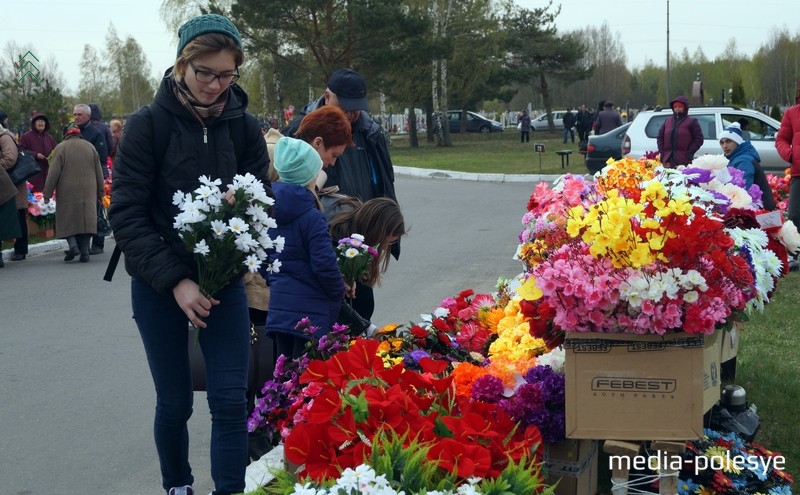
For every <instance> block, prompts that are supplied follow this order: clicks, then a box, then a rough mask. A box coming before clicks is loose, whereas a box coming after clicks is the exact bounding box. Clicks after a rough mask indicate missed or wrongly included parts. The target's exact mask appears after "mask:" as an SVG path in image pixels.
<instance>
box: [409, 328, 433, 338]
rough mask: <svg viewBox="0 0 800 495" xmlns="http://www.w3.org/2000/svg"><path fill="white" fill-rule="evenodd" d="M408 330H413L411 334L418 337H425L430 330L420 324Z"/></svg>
mask: <svg viewBox="0 0 800 495" xmlns="http://www.w3.org/2000/svg"><path fill="white" fill-rule="evenodd" d="M408 331H409V332H411V335H413V336H414V337H416V338H418V339H424V338H426V337H427V336H428V332H427V331H426V330H425V329H424V328H422V327H421V326H419V325H414V326H412V327H411V328H409V329H408Z"/></svg>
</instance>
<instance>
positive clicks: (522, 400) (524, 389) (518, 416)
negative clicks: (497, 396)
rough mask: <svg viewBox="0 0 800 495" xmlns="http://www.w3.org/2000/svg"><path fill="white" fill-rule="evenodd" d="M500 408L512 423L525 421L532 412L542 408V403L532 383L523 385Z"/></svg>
mask: <svg viewBox="0 0 800 495" xmlns="http://www.w3.org/2000/svg"><path fill="white" fill-rule="evenodd" d="M501 406H502V407H503V409H504V410H505V411H506V412H507V413H508V415H509V416H511V418H512V419H514V421H525V420H526V418H527V417H528V416H529V415H530V414H531V413H532V411H534V410H536V409H541V408H543V407H544V403H543V402H542V395H541V392H540V391H539V387H538V386H537V385H536V384H534V383H524V384H522V385H520V386H519V387H518V388H517V390H516V391H515V392H514V395H512V396H511V397H510V398H508V399H506V400H504V401H503V402H502V403H501ZM525 424H530V423H529V422H526V423H525Z"/></svg>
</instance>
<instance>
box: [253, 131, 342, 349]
mask: <svg viewBox="0 0 800 495" xmlns="http://www.w3.org/2000/svg"><path fill="white" fill-rule="evenodd" d="M275 170H276V171H277V172H278V175H279V176H280V181H279V182H275V183H274V184H273V185H272V191H273V193H274V194H275V209H274V217H275V220H276V222H277V224H278V227H277V229H273V230H274V233H275V235H278V236H282V237H283V238H284V242H285V244H284V247H283V251H282V252H281V253H279V254H277V259H278V260H279V261H280V271H279V272H278V273H270V274H269V283H270V300H269V312H268V314H267V324H266V331H267V334H268V335H271V336H272V337H273V338H274V339H275V343H276V347H277V349H276V350H277V353H278V354H283V355H285V356H286V357H287V358H295V357H298V356H300V355H301V354H302V353H303V351H304V349H305V344H306V342H307V340H308V338H307V337H306V336H305V335H303V334H302V333H300V332H298V331H296V330H295V326H296V325H297V322H298V321H299V320H301V319H302V318H304V317H308V318H309V319H310V320H311V323H312V324H313V325H315V326H317V327H319V330H318V333H317V335H315V337H321V336H322V335H324V334H326V333H328V332H329V331H330V328H331V326H332V325H333V323H335V322H336V320H337V318H338V316H339V307H340V305H341V304H342V299H343V298H344V291H345V287H344V281H343V279H342V275H341V274H340V273H339V267H338V264H337V260H336V252H335V251H334V249H333V241H332V240H331V236H330V234H329V233H328V224H327V223H326V221H325V215H323V213H322V211H321V206H320V202H319V199H318V198H317V196H316V194H315V193H314V192H313V187H314V184H315V179H316V177H317V175H318V174H319V172H320V170H322V159H321V158H320V156H319V154H318V153H317V151H316V150H315V149H314V148H312V147H311V145H309V144H308V143H306V142H305V141H302V140H299V139H294V138H290V137H284V138H281V139H280V140H279V141H278V142H277V144H276V145H275ZM271 233H272V232H271Z"/></svg>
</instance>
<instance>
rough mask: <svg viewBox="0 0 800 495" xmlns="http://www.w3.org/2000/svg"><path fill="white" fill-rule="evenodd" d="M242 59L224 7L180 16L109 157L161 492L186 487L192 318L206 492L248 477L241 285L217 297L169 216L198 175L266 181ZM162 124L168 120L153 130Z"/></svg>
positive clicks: (231, 489)
mask: <svg viewBox="0 0 800 495" xmlns="http://www.w3.org/2000/svg"><path fill="white" fill-rule="evenodd" d="M243 61H244V53H243V51H242V42H241V37H240V35H239V31H238V30H237V29H236V27H235V26H234V25H233V24H232V23H231V22H230V20H228V19H227V18H225V17H223V16H219V15H213V14H208V15H202V16H199V17H196V18H194V19H192V20H190V21H188V22H187V23H186V24H184V25H183V26H182V27H181V28H180V30H179V31H178V56H177V59H176V61H175V65H174V67H172V68H171V69H170V70H168V71H167V73H166V74H165V77H164V79H163V80H162V82H161V86H160V88H159V90H158V92H157V94H156V97H155V102H154V103H152V104H150V105H148V106H147V107H144V108H142V109H141V110H139V111H138V112H136V113H134V114H133V115H132V116H131V117H130V118H129V119H128V122H127V124H126V133H125V134H126V135H125V139H124V140H123V141H122V142H121V143H120V146H119V150H118V152H117V158H116V163H115V174H114V183H113V189H112V191H113V193H112V198H113V199H112V203H111V210H110V218H111V224H112V227H113V229H114V236H115V239H116V242H117V245H118V246H119V247H120V248H121V249H122V252H123V253H124V254H125V268H126V270H127V271H128V273H129V274H130V275H131V277H132V281H131V300H132V306H133V318H134V320H135V321H136V325H137V326H138V328H139V333H140V334H141V336H142V341H143V343H144V348H145V352H146V353H147V360H148V363H149V365H150V372H151V374H152V376H153V381H154V382H155V389H156V417H155V441H156V449H157V451H158V456H159V461H160V465H161V475H162V484H163V487H164V489H165V490H166V491H167V493H169V495H184V494H190V495H191V494H193V490H192V487H191V485H192V482H193V477H192V470H191V467H190V466H189V461H188V450H189V435H188V430H187V426H186V425H187V421H188V419H189V417H190V416H191V414H192V400H193V392H192V380H191V372H190V367H189V358H188V350H187V329H188V323H191V324H192V325H194V326H196V327H199V328H200V332H199V343H200V348H201V350H202V352H203V355H204V358H205V365H206V385H207V396H208V404H209V408H210V410H211V422H212V425H211V446H210V451H211V477H212V478H213V480H214V484H215V490H214V493H215V494H230V493H238V492H242V491H244V488H245V482H244V476H245V468H246V467H247V424H246V423H247V410H246V395H245V394H246V391H247V368H248V355H249V348H250V324H249V319H248V311H247V297H246V295H245V291H244V286H243V284H242V281H241V280H236V281H234V282H233V283H231V284H229V285H228V286H227V287H226V288H224V289H222V290H221V291H219V292H218V293H217V294H215V295H214V296H213V297H206V296H204V295H203V294H201V292H200V290H199V286H198V284H197V279H198V278H197V270H196V264H195V262H194V259H193V255H192V253H190V252H188V251H187V249H186V247H185V245H184V243H183V242H182V240H181V239H180V237H179V236H178V233H177V231H176V230H175V229H174V228H173V221H174V217H175V215H176V214H177V212H178V209H177V206H175V205H173V203H172V197H173V194H174V193H175V191H177V190H181V191H192V190H194V189H196V188H197V187H198V186H199V185H200V182H199V177H200V176H202V175H207V176H210V177H211V178H212V179H216V178H218V179H221V180H222V184H230V183H231V182H232V180H233V177H234V175H236V174H242V175H243V174H246V173H248V172H249V173H251V174H253V175H255V176H256V178H257V179H259V180H261V181H262V182H264V183H265V185H268V184H269V183H268V181H267V177H266V174H267V165H268V158H267V150H266V146H265V144H264V140H263V138H262V136H261V129H260V126H259V125H258V122H257V120H256V119H255V118H254V117H253V116H252V115H250V114H248V113H246V109H247V101H248V100H247V95H246V94H245V93H244V91H243V90H242V89H241V88H240V87H239V86H237V85H236V84H235V82H236V80H237V78H238V69H239V67H240V66H241V64H242V62H243ZM156 121H157V122H156ZM165 125H168V127H167V129H168V130H169V131H168V132H159V131H158V130H159V129H162V130H163V127H164V126H165ZM234 130H237V132H235V134H237V135H236V136H234ZM160 141H163V142H164V143H165V144H164V146H163V148H164V149H160V147H161V145H159V144H157V143H159V142H160Z"/></svg>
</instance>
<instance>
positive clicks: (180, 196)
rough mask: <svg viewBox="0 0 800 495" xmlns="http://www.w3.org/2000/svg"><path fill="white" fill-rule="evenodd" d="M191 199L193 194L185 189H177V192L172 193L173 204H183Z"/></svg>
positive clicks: (179, 205)
mask: <svg viewBox="0 0 800 495" xmlns="http://www.w3.org/2000/svg"><path fill="white" fill-rule="evenodd" d="M191 200H192V196H191V195H189V194H186V193H184V192H183V191H175V193H174V194H173V195H172V204H174V205H175V206H178V207H181V206H183V204H184V203H185V202H187V201H191Z"/></svg>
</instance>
